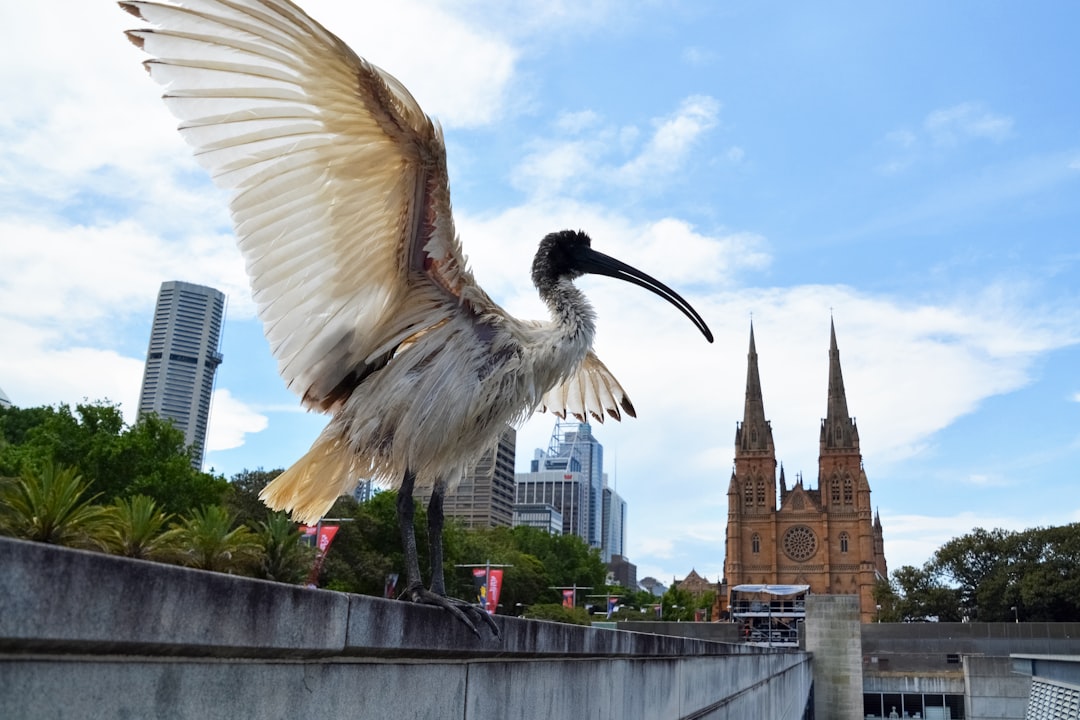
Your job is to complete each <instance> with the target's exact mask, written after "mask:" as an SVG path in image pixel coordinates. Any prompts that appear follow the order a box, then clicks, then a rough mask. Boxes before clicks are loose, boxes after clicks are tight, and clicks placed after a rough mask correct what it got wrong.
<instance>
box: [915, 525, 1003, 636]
mask: <svg viewBox="0 0 1080 720" xmlns="http://www.w3.org/2000/svg"><path fill="white" fill-rule="evenodd" d="M1017 549H1018V542H1017V538H1016V534H1015V533H1012V532H1009V531H1007V530H1001V529H995V530H990V531H987V530H984V529H983V528H975V529H974V530H973V531H972V532H970V533H969V534H967V535H964V536H962V537H958V538H954V539H952V540H950V541H949V542H947V543H945V544H944V545H942V546H941V547H940V548H938V550H937V552H935V553H934V556H933V558H932V559H931V560H930V562H929V564H928V565H929V568H928V569H929V570H930V571H931V572H934V573H940V574H941V575H942V576H943V577H944V578H946V579H948V580H951V581H952V582H953V583H955V584H956V587H957V591H958V594H959V598H960V606H961V608H962V610H963V612H964V613H965V614H966V615H968V616H969V617H971V618H972V619H974V620H980V621H984V622H1000V621H1003V620H1007V619H1009V617H1010V616H1011V615H1012V612H1011V610H1010V609H1009V608H1010V607H1011V606H1012V605H1015V604H1016V601H1017V597H1016V592H1015V590H1014V589H1013V588H1011V587H1010V566H1011V565H1012V564H1013V562H1014V560H1015V558H1016V551H1017Z"/></svg>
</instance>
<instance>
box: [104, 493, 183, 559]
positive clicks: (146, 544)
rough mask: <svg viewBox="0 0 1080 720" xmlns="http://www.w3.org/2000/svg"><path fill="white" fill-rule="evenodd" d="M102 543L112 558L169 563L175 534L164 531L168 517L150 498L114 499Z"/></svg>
mask: <svg viewBox="0 0 1080 720" xmlns="http://www.w3.org/2000/svg"><path fill="white" fill-rule="evenodd" d="M109 509H110V510H111V514H110V517H109V520H108V532H107V534H106V535H105V538H104V539H105V543H106V547H107V548H108V550H109V552H111V553H113V554H114V555H123V556H125V557H131V558H140V559H143V560H158V561H164V562H168V561H170V560H174V559H176V557H177V552H178V550H177V533H176V532H174V531H169V530H167V529H166V527H167V525H168V522H169V520H170V518H171V517H172V516H171V515H170V514H168V513H166V512H163V511H162V510H161V508H160V507H159V506H158V504H157V502H155V501H154V499H153V498H149V497H147V496H145V495H134V496H132V497H130V498H117V499H116V500H114V501H113V506H112V507H111V508H109Z"/></svg>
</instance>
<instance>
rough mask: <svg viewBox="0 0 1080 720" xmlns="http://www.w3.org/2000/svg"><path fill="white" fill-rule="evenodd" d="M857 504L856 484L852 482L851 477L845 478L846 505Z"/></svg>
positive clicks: (846, 476)
mask: <svg viewBox="0 0 1080 720" xmlns="http://www.w3.org/2000/svg"><path fill="white" fill-rule="evenodd" d="M854 503H855V484H854V483H853V482H851V476H850V475H845V476H844V504H845V505H853V504H854Z"/></svg>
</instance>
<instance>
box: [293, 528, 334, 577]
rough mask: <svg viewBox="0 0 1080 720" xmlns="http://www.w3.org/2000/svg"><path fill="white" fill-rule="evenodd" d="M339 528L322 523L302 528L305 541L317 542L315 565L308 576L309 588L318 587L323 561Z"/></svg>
mask: <svg viewBox="0 0 1080 720" xmlns="http://www.w3.org/2000/svg"><path fill="white" fill-rule="evenodd" d="M338 527H339V526H338V525H323V524H322V523H319V524H318V525H315V526H311V525H301V526H300V532H301V533H302V534H303V535H304V539H305V540H307V539H309V538H310V539H313V540H314V541H315V563H314V564H313V565H312V566H311V573H310V574H309V575H308V580H307V583H306V584H307V586H308V587H315V586H316V585H317V583H318V580H319V572H320V571H321V570H322V564H323V560H325V559H326V551H327V550H329V549H330V543H332V542H333V541H334V536H335V535H337V531H338Z"/></svg>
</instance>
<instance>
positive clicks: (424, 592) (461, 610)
mask: <svg viewBox="0 0 1080 720" xmlns="http://www.w3.org/2000/svg"><path fill="white" fill-rule="evenodd" d="M401 597H402V599H406V600H409V601H411V602H414V603H420V604H422V605H434V606H436V607H441V608H442V609H444V610H446V611H447V612H448V613H450V614H451V615H453V616H454V617H455V618H457V619H458V620H459V621H461V622H462V623H464V625H465V627H467V628H469V630H471V631H472V633H473V635H476V637H480V631H479V630H477V629H476V626H477V624H479V623H480V622H483V623H486V624H487V626H488V629H490V630H491V634H492V635H494V636H495V637H497V638H500V637H502V635H501V634H500V633H499V627H498V626H497V625H496V624H495V621H494V620H492V619H491V616H490V615H488V614H487V613H486V612H485V611H484V610H483V609H482V608H480V607H478V606H476V605H473V604H472V603H467V602H465V601H464V600H458V599H457V598H451V597H446V596H445V595H439V594H438V593H433V592H431V591H430V590H428V589H427V588H425V587H423V586H421V585H416V586H412V587H409V588H406V589H405V592H403V593H402V594H401Z"/></svg>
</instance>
